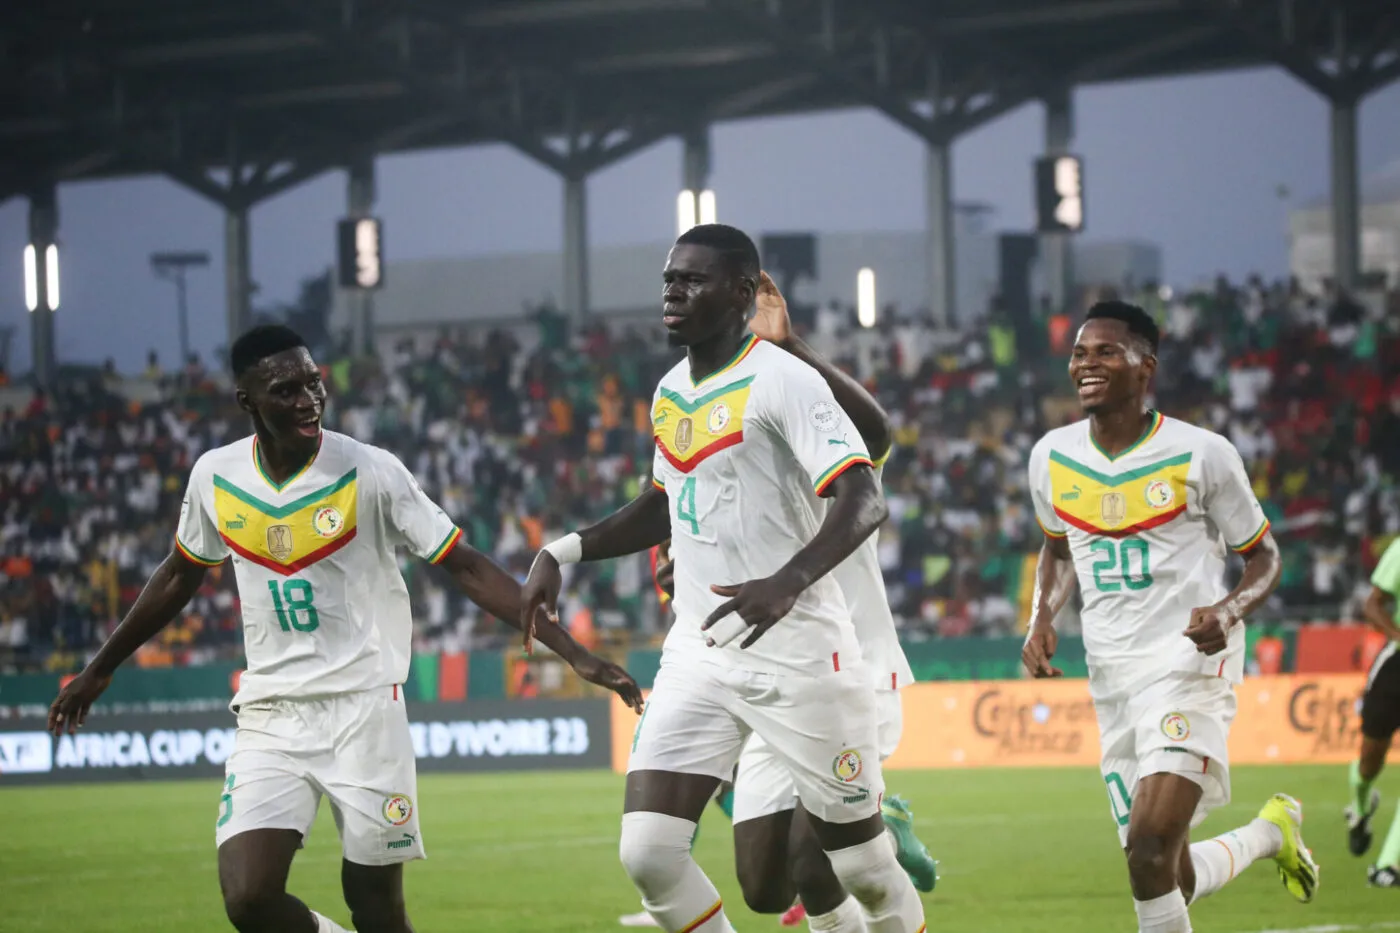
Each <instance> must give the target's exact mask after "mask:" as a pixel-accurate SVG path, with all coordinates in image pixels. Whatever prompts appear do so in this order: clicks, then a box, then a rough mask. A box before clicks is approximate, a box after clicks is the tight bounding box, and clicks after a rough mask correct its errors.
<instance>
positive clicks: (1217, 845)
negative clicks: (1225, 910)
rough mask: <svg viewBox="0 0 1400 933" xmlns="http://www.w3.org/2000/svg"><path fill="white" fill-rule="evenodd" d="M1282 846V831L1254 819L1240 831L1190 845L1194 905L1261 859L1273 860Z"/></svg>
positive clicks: (1263, 821) (1192, 899) (1265, 822)
mask: <svg viewBox="0 0 1400 933" xmlns="http://www.w3.org/2000/svg"><path fill="white" fill-rule="evenodd" d="M1282 845H1283V832H1282V831H1281V830H1280V829H1279V828H1278V827H1277V826H1275V825H1274V824H1273V823H1270V822H1269V821H1268V820H1261V819H1257V818H1256V819H1254V820H1251V821H1250V822H1248V823H1246V824H1245V825H1244V826H1241V827H1240V828H1239V829H1236V830H1233V831H1232V832H1228V833H1225V834H1224V835H1223V836H1216V837H1215V838H1214V839H1207V840H1206V841H1205V842H1198V843H1196V844H1195V845H1193V846H1191V864H1192V865H1193V866H1194V867H1195V869H1196V890H1195V892H1194V893H1193V894H1192V895H1191V903H1193V904H1194V903H1196V902H1197V901H1199V900H1200V899H1201V898H1203V897H1206V896H1208V895H1211V894H1214V893H1215V892H1216V891H1219V890H1220V889H1221V888H1223V887H1225V885H1226V884H1227V883H1228V882H1230V881H1232V880H1233V879H1235V878H1237V877H1238V876H1239V875H1240V873H1241V872H1243V871H1244V870H1245V869H1246V868H1248V867H1249V866H1250V865H1252V864H1254V863H1255V862H1257V861H1258V860H1259V859H1261V858H1273V857H1274V856H1275V855H1276V854H1277V853H1278V850H1279V848H1280V847H1281V846H1282Z"/></svg>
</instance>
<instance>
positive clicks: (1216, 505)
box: [1022, 301, 1317, 933]
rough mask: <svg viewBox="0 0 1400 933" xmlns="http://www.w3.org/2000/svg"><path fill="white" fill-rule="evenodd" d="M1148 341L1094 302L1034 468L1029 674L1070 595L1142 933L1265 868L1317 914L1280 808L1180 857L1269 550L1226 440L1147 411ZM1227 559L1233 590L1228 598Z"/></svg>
mask: <svg viewBox="0 0 1400 933" xmlns="http://www.w3.org/2000/svg"><path fill="white" fill-rule="evenodd" d="M1157 340H1158V334H1157V326H1156V324H1155V323H1153V321H1152V319H1151V318H1150V317H1149V316H1148V315H1147V314H1146V312H1144V311H1143V310H1142V309H1141V308H1138V307H1135V306H1133V305H1128V304H1124V303H1122V302H1116V301H1110V302H1101V303H1099V304H1096V305H1095V306H1094V307H1093V308H1091V309H1090V311H1089V315H1088V320H1087V322H1086V323H1085V324H1084V326H1083V328H1081V330H1080V332H1079V336H1078V338H1077V340H1076V343H1075V346H1074V355H1073V358H1072V360H1071V361H1070V367H1069V370H1070V378H1071V379H1072V380H1073V382H1074V384H1075V388H1076V389H1077V391H1078V394H1079V400H1080V404H1081V406H1082V407H1083V409H1084V411H1085V413H1086V414H1088V416H1089V417H1088V418H1087V419H1085V420H1083V421H1080V422H1078V423H1076V424H1072V425H1069V426H1067V427H1063V428H1059V429H1057V430H1054V431H1051V432H1050V433H1049V434H1047V435H1046V436H1045V437H1044V438H1042V439H1041V441H1040V442H1039V443H1038V444H1036V446H1035V448H1034V449H1033V450H1032V452H1031V457H1030V469H1029V473H1030V492H1031V499H1032V501H1033V503H1034V505H1035V513H1036V517H1037V518H1038V519H1039V521H1040V524H1041V527H1042V528H1043V529H1044V531H1045V543H1044V545H1043V546H1042V549H1041V554H1040V561H1039V565H1038V567H1037V571H1036V594H1035V599H1034V606H1035V609H1034V612H1035V615H1034V618H1033V619H1032V621H1031V625H1030V631H1029V633H1028V635H1027V639H1026V645H1025V650H1024V652H1023V655H1022V657H1023V660H1024V661H1025V664H1026V667H1027V669H1028V670H1029V671H1030V672H1031V674H1032V675H1033V676H1036V677H1054V676H1059V675H1060V673H1061V672H1060V671H1059V670H1058V669H1056V668H1054V667H1052V666H1051V661H1052V659H1053V656H1054V652H1055V641H1056V636H1055V629H1054V620H1055V617H1056V615H1058V613H1059V610H1060V609H1061V608H1063V606H1064V604H1065V601H1066V600H1067V599H1068V597H1069V595H1070V593H1071V591H1072V589H1073V587H1074V584H1075V583H1076V582H1077V583H1078V586H1079V591H1080V594H1081V596H1082V598H1083V609H1082V611H1081V617H1082V619H1083V634H1084V650H1085V654H1086V656H1087V659H1088V662H1089V690H1090V693H1091V695H1092V696H1093V699H1094V708H1095V711H1096V713H1097V715H1098V720H1099V732H1100V738H1101V742H1100V744H1101V754H1102V771H1103V780H1104V784H1105V786H1106V788H1107V790H1108V797H1109V803H1110V808H1111V812H1112V815H1113V818H1114V821H1115V823H1116V824H1117V828H1118V838H1119V842H1120V843H1121V844H1122V845H1123V847H1124V850H1125V851H1126V853H1127V857H1128V873H1129V878H1130V880H1131V882H1132V888H1133V898H1134V901H1135V902H1136V904H1135V906H1136V910H1137V914H1138V924H1139V930H1140V931H1141V933H1179V931H1187V930H1190V929H1191V923H1190V919H1189V916H1188V912H1187V904H1188V902H1191V903H1194V902H1195V901H1197V900H1199V899H1200V898H1202V897H1204V896H1206V895H1208V894H1210V893H1212V892H1214V891H1217V890H1219V889H1220V888H1221V887H1223V886H1224V885H1225V884H1226V883H1227V882H1228V881H1230V880H1231V879H1233V878H1234V877H1236V876H1237V875H1238V874H1239V873H1240V872H1241V871H1243V870H1244V869H1245V868H1246V867H1247V866H1248V865H1249V864H1250V863H1252V862H1253V861H1255V860H1257V859H1261V858H1272V859H1273V860H1274V861H1275V862H1276V863H1277V866H1278V870H1279V873H1280V875H1281V876H1282V879H1283V882H1284V884H1285V886H1286V887H1287V888H1288V890H1289V891H1290V892H1291V893H1292V894H1293V895H1294V896H1295V897H1296V898H1297V899H1298V900H1300V901H1304V902H1306V901H1309V900H1311V899H1312V896H1313V891H1314V890H1315V889H1316V887H1317V865H1316V864H1315V863H1314V862H1313V860H1312V857H1311V854H1310V853H1309V852H1308V850H1307V848H1306V847H1305V846H1304V845H1303V841H1302V834H1301V826H1302V807H1301V805H1300V804H1299V803H1298V802H1297V801H1296V800H1294V799H1293V798H1291V797H1288V796H1287V795H1284V794H1277V795H1275V796H1274V797H1273V798H1272V799H1271V800H1270V801H1269V802H1268V803H1266V804H1265V806H1264V808H1263V809H1262V810H1261V811H1260V813H1259V818H1257V819H1255V820H1254V821H1253V822H1252V823H1250V824H1248V825H1247V826H1243V827H1240V828H1239V829H1237V830H1236V831H1234V832H1231V833H1227V834H1226V835H1224V836H1219V837H1217V838H1215V839H1212V840H1209V841H1207V842H1202V843H1197V844H1196V845H1189V833H1190V828H1191V827H1193V826H1196V825H1197V824H1199V823H1200V822H1201V820H1203V819H1204V818H1205V816H1206V814H1207V813H1208V812H1209V810H1210V809H1211V808H1213V807H1217V806H1221V805H1223V804H1225V803H1228V802H1229V800H1230V767H1229V746H1228V744H1227V743H1228V737H1229V731H1230V723H1231V722H1232V720H1233V719H1234V716H1235V694H1234V687H1233V685H1234V684H1236V683H1238V682H1239V681H1240V680H1241V678H1242V677H1243V674H1244V641H1245V638H1244V619H1245V618H1246V617H1247V616H1248V615H1249V614H1250V613H1251V612H1252V611H1253V610H1254V609H1256V608H1257V607H1258V606H1259V605H1261V604H1262V603H1263V602H1264V600H1265V599H1267V598H1268V595H1269V593H1270V592H1271V591H1272V590H1273V588H1274V586H1275V585H1276V584H1277V582H1278V576H1279V556H1278V547H1277V545H1276V544H1275V543H1274V541H1273V537H1272V536H1271V535H1270V533H1269V523H1268V521H1267V520H1266V519H1265V518H1264V512H1263V509H1261V508H1260V506H1259V502H1258V500H1256V499H1255V496H1254V492H1253V490H1252V488H1251V485H1250V481H1249V476H1248V475H1247V474H1246V473H1245V469H1244V464H1243V462H1242V461H1241V460H1240V456H1239V454H1238V453H1237V452H1236V451H1235V449H1234V447H1233V446H1231V444H1230V442H1229V441H1227V440H1226V439H1225V438H1223V437H1221V436H1219V435H1217V434H1213V433H1211V432H1210V431H1207V430H1204V429H1202V428H1198V427H1194V426H1192V425H1189V424H1186V423H1184V422H1181V421H1177V420H1175V419H1172V418H1167V417H1165V416H1163V415H1162V414H1161V413H1160V412H1156V411H1152V410H1150V409H1147V407H1146V405H1145V398H1146V395H1147V391H1148V387H1149V385H1150V383H1151V379H1152V376H1153V374H1154V373H1155V372H1156V365H1157V356H1156V354H1157ZM1230 551H1233V552H1235V553H1237V554H1240V555H1242V556H1243V557H1244V561H1245V568H1244V573H1243V575H1242V577H1241V579H1240V582H1239V584H1238V585H1237V586H1235V587H1234V589H1231V588H1230V587H1229V586H1228V585H1227V584H1226V582H1225V576H1226V572H1227V569H1228V565H1227V555H1228V553H1229V552H1230Z"/></svg>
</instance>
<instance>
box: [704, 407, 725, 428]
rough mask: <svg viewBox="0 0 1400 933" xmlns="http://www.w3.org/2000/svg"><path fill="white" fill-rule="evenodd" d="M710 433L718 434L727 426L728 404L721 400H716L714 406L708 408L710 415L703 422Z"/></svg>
mask: <svg viewBox="0 0 1400 933" xmlns="http://www.w3.org/2000/svg"><path fill="white" fill-rule="evenodd" d="M705 423H706V425H707V426H708V427H709V429H710V433H711V434H719V433H721V432H723V431H724V429H725V428H726V427H728V426H729V406H728V405H726V404H724V403H723V402H716V403H715V407H714V408H711V409H710V417H709V418H708V419H707V421H706V422H705Z"/></svg>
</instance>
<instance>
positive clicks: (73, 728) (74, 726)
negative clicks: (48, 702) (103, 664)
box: [49, 668, 112, 736]
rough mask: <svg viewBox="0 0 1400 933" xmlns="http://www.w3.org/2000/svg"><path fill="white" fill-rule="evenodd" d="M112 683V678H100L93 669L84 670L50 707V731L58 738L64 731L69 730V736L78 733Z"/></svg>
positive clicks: (59, 693) (59, 694)
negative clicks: (99, 698)
mask: <svg viewBox="0 0 1400 933" xmlns="http://www.w3.org/2000/svg"><path fill="white" fill-rule="evenodd" d="M111 682H112V678H111V677H110V676H106V677H103V676H99V675H97V674H95V673H93V671H92V669H91V668H84V669H83V672H82V673H81V674H79V675H78V676H77V677H74V678H73V679H72V680H70V681H69V682H68V685H67V686H65V687H64V688H63V689H62V690H60V691H58V697H57V698H56V699H55V700H54V701H53V705H52V706H50V707H49V731H50V732H52V733H53V734H54V735H56V736H58V735H62V734H63V730H64V729H67V730H68V734H69V735H73V734H74V733H76V732H77V731H78V727H79V726H81V725H82V724H83V723H85V722H87V714H88V710H90V709H92V704H93V703H95V702H97V698H98V697H100V696H102V691H103V690H106V689H107V685H108V684H110V683H111Z"/></svg>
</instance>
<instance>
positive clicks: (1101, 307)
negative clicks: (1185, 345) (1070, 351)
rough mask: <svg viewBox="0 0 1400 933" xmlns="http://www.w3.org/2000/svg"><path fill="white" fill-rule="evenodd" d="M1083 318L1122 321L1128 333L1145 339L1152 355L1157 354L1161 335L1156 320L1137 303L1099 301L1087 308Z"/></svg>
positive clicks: (1087, 319)
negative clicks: (1087, 310)
mask: <svg viewBox="0 0 1400 933" xmlns="http://www.w3.org/2000/svg"><path fill="white" fill-rule="evenodd" d="M1084 320H1086V321H1100V320H1109V321H1122V322H1123V323H1124V324H1126V325H1128V333H1130V334H1132V335H1133V336H1134V337H1139V338H1141V339H1142V340H1143V341H1145V342H1146V343H1147V345H1148V347H1150V348H1151V349H1152V355H1153V356H1156V355H1157V343H1158V340H1159V339H1160V337H1161V334H1160V332H1159V331H1158V330H1157V322H1156V321H1154V320H1152V315H1150V314H1148V313H1147V312H1146V311H1144V310H1142V309H1141V308H1139V307H1138V306H1137V305H1130V304H1128V303H1127V302H1126V301H1116V300H1115V301H1100V302H1097V303H1095V304H1094V306H1093V307H1092V308H1090V309H1089V313H1088V314H1086V315H1084Z"/></svg>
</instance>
